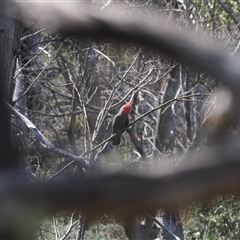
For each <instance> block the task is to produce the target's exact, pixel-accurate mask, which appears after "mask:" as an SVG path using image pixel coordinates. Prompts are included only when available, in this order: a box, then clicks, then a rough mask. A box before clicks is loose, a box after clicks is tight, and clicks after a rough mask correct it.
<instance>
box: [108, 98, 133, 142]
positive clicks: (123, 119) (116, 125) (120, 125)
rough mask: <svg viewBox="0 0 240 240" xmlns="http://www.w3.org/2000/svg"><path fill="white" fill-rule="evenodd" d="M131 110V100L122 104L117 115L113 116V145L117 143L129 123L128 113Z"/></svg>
mask: <svg viewBox="0 0 240 240" xmlns="http://www.w3.org/2000/svg"><path fill="white" fill-rule="evenodd" d="M131 111H132V102H128V103H126V104H124V105H123V106H122V107H121V109H120V110H119V112H118V113H117V115H116V116H115V117H114V118H113V123H112V133H113V134H115V133H116V135H115V136H114V137H113V138H112V143H113V145H119V144H120V141H121V135H122V133H123V132H124V130H125V129H126V128H127V126H128V124H129V118H128V115H129V113H130V112H131Z"/></svg>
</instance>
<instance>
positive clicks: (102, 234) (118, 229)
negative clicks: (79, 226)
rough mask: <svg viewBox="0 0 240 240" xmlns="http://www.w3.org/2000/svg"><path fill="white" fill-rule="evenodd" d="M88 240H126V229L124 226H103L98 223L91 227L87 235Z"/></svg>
mask: <svg viewBox="0 0 240 240" xmlns="http://www.w3.org/2000/svg"><path fill="white" fill-rule="evenodd" d="M85 239H86V240H107V239H111V240H125V239H126V236H125V234H124V229H123V227H122V226H120V225H118V224H115V223H109V224H101V223H98V224H96V225H93V226H91V227H90V229H89V230H88V231H86V233H85Z"/></svg>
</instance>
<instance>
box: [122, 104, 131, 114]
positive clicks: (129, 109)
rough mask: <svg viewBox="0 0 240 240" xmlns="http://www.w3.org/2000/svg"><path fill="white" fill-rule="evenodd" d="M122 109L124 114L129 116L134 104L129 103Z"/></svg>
mask: <svg viewBox="0 0 240 240" xmlns="http://www.w3.org/2000/svg"><path fill="white" fill-rule="evenodd" d="M121 109H122V111H123V112H124V113H127V114H129V113H130V112H131V110H132V102H128V103H126V104H124V105H123V106H122V108H121Z"/></svg>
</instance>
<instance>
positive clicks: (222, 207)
mask: <svg viewBox="0 0 240 240" xmlns="http://www.w3.org/2000/svg"><path fill="white" fill-rule="evenodd" d="M239 210H240V200H239V199H237V198H235V197H229V198H223V197H219V198H216V199H214V200H212V201H211V202H209V203H207V204H205V205H196V206H194V207H193V209H192V212H191V217H190V218H189V219H188V221H187V223H186V229H187V230H186V239H193V240H200V239H203V240H204V239H209V240H216V239H236V240H237V239H240V229H239V221H240V215H239Z"/></svg>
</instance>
